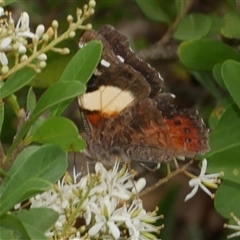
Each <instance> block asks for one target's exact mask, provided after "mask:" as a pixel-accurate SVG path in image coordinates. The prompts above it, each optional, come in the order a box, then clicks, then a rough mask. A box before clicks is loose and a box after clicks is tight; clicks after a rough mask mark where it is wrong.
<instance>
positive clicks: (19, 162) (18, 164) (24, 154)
mask: <svg viewBox="0 0 240 240" xmlns="http://www.w3.org/2000/svg"><path fill="white" fill-rule="evenodd" d="M39 148H40V146H29V147H26V148H24V149H23V150H22V151H21V153H20V154H19V155H18V156H17V158H16V159H15V160H14V164H12V166H11V168H10V169H9V171H8V173H7V174H8V177H7V178H6V177H5V178H4V181H3V182H2V184H1V185H0V193H2V191H3V189H4V188H5V186H6V185H7V183H8V182H9V180H10V179H11V177H12V175H13V174H15V172H16V171H18V169H21V168H22V166H23V165H24V164H26V163H25V162H26V161H27V160H28V158H29V156H30V155H31V154H33V153H34V152H35V151H36V150H38V149H39Z"/></svg>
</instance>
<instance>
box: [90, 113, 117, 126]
mask: <svg viewBox="0 0 240 240" xmlns="http://www.w3.org/2000/svg"><path fill="white" fill-rule="evenodd" d="M117 114H118V113H117V112H115V113H111V114H107V113H102V112H97V111H94V112H90V113H87V119H88V121H89V122H90V123H91V124H92V125H94V126H96V125H97V124H98V123H99V121H100V120H101V119H105V120H107V119H109V118H112V117H114V116H116V115H117Z"/></svg>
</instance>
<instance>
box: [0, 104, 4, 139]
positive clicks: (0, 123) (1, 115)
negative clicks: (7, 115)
mask: <svg viewBox="0 0 240 240" xmlns="http://www.w3.org/2000/svg"><path fill="white" fill-rule="evenodd" d="M3 121H4V104H3V103H0V136H1V132H2V126H3Z"/></svg>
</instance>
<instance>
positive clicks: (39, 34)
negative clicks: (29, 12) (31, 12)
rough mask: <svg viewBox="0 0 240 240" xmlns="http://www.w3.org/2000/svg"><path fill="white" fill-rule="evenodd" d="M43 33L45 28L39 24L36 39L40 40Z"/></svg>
mask: <svg viewBox="0 0 240 240" xmlns="http://www.w3.org/2000/svg"><path fill="white" fill-rule="evenodd" d="M44 31H45V27H44V26H43V25H42V24H40V25H38V26H37V29H36V33H35V34H36V35H37V36H38V38H41V37H42V35H43V33H44Z"/></svg>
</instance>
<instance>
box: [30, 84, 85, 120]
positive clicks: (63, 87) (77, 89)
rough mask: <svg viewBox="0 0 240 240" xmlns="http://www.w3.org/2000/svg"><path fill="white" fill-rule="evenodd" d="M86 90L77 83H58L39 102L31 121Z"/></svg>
mask: <svg viewBox="0 0 240 240" xmlns="http://www.w3.org/2000/svg"><path fill="white" fill-rule="evenodd" d="M85 90H86V87H85V86H84V85H83V84H81V83H80V82H77V81H69V82H66V81H61V82H56V83H55V84H53V85H52V86H51V87H50V88H48V89H47V90H46V91H45V92H44V94H43V95H42V96H41V98H40V99H39V100H38V102H37V105H36V107H35V108H34V110H33V112H32V114H31V119H32V118H35V117H38V116H40V115H41V114H42V113H43V112H44V111H46V110H47V109H49V108H51V107H53V106H54V105H57V104H58V103H60V102H64V101H66V100H69V99H73V98H74V97H76V96H78V95H80V94H82V93H84V92H85Z"/></svg>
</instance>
